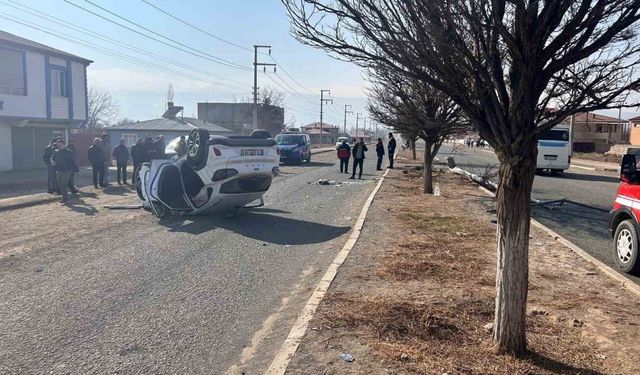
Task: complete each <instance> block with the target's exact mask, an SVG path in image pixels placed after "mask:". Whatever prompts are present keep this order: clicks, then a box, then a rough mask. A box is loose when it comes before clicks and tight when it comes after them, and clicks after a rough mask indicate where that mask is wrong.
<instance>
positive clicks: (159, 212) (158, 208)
mask: <svg viewBox="0 0 640 375" xmlns="http://www.w3.org/2000/svg"><path fill="white" fill-rule="evenodd" d="M151 205H152V206H153V209H152V211H153V214H154V215H156V217H157V218H158V219H162V218H164V217H165V216H167V208H166V207H165V206H164V205H163V204H162V203H158V202H151Z"/></svg>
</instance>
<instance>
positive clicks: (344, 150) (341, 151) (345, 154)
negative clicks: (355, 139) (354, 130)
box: [338, 139, 351, 173]
mask: <svg viewBox="0 0 640 375" xmlns="http://www.w3.org/2000/svg"><path fill="white" fill-rule="evenodd" d="M350 158H351V147H350V146H349V144H348V143H347V140H346V139H345V140H343V141H342V144H340V146H338V159H340V173H349V159H350Z"/></svg>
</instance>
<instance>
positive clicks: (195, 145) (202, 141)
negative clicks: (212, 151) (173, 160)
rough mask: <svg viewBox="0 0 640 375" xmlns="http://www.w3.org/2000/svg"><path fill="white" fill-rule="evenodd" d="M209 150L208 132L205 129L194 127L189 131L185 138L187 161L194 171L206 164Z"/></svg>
mask: <svg viewBox="0 0 640 375" xmlns="http://www.w3.org/2000/svg"><path fill="white" fill-rule="evenodd" d="M208 151H209V132H208V131H207V130H206V129H200V128H196V129H193V130H192V131H191V133H189V139H188V140H187V161H188V162H189V165H190V166H191V168H193V169H195V170H196V171H198V170H200V169H202V168H204V166H205V165H206V164H207V157H208V156H209V155H208Z"/></svg>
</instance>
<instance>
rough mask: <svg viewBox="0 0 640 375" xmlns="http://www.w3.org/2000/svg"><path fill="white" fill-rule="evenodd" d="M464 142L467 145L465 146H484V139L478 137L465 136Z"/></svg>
mask: <svg viewBox="0 0 640 375" xmlns="http://www.w3.org/2000/svg"><path fill="white" fill-rule="evenodd" d="M464 143H465V144H466V145H467V147H471V148H474V147H477V148H484V146H485V145H486V143H485V141H484V139H482V138H478V139H472V138H467V139H465V141H464Z"/></svg>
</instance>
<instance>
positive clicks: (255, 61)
mask: <svg viewBox="0 0 640 375" xmlns="http://www.w3.org/2000/svg"><path fill="white" fill-rule="evenodd" d="M259 48H268V49H269V55H271V46H262V45H254V46H253V129H257V128H258V67H259V66H262V67H264V70H265V71H266V70H267V66H273V72H274V73H275V72H276V64H269V63H261V62H258V49H259Z"/></svg>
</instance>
